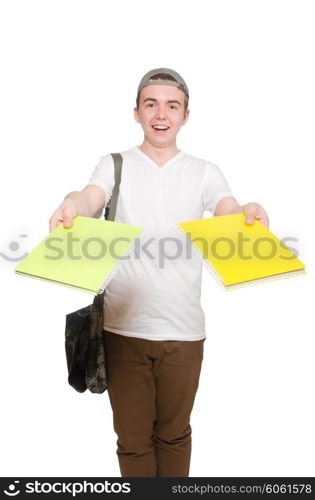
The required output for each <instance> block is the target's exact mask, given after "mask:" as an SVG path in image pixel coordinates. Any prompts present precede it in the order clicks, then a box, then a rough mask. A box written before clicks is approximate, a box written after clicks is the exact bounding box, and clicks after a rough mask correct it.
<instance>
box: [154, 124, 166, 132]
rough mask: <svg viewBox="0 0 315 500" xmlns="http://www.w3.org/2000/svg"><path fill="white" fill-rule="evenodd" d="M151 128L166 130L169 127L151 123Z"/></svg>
mask: <svg viewBox="0 0 315 500" xmlns="http://www.w3.org/2000/svg"><path fill="white" fill-rule="evenodd" d="M152 128H153V130H156V131H157V132H165V131H166V130H168V129H169V127H167V126H166V125H152Z"/></svg>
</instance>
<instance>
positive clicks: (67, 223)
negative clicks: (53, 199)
mask: <svg viewBox="0 0 315 500" xmlns="http://www.w3.org/2000/svg"><path fill="white" fill-rule="evenodd" d="M63 227H65V228H70V227H72V213H71V212H70V211H69V210H64V212H63Z"/></svg>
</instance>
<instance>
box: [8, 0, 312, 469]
mask: <svg viewBox="0 0 315 500" xmlns="http://www.w3.org/2000/svg"><path fill="white" fill-rule="evenodd" d="M313 8H314V3H313V2H312V1H305V0H304V1H303V0H299V1H290V0H286V1H279V0H272V1H269V0H264V1H255V0H254V1H253V0H248V1H245V0H241V1H226V0H217V1H211V0H207V1H201V0H195V1H194V2H193V1H184V0H181V1H177V0H172V1H164V0H159V1H158V2H151V1H148V0H146V1H142V0H141V1H140V0H133V1H122V0H120V1H119V0H117V1H116V2H107V1H105V0H103V1H101V0H92V1H91V0H89V1H87V0H85V1H83V0H75V1H74V0H73V1H70V0H62V1H59V0H58V1H57V0H54V1H43V0H40V1H39V0H38V1H35V0H28V1H27V2H24V1H12V0H10V1H9V0H8V1H2V2H1V8H0V47H1V61H0V64H1V75H2V76H1V81H0V85H1V94H0V99H1V102H0V110H1V111H0V120H1V125H0V126H1V149H0V162H1V196H0V203H1V207H0V208H1V245H0V252H1V253H2V254H3V255H5V256H6V257H9V258H15V257H17V256H19V255H23V253H24V252H27V251H30V250H31V249H32V248H33V247H34V246H35V245H36V244H37V243H38V242H39V241H41V240H42V239H43V237H45V236H46V235H47V233H48V219H49V217H50V215H51V213H52V212H53V211H54V209H55V208H57V206H58V205H59V203H60V202H61V201H62V199H63V197H64V196H65V194H66V193H68V192H69V191H72V190H80V189H82V188H83V187H84V185H85V184H86V183H87V182H88V179H89V177H90V175H91V172H92V171H93V169H94V166H95V165H96V163H97V162H98V160H99V157H100V156H101V155H103V154H107V153H109V152H115V151H122V150H125V149H128V148H129V147H132V146H134V145H136V144H138V145H139V144H140V143H141V141H142V131H141V128H140V126H139V125H137V124H136V123H135V122H134V120H133V107H134V102H135V95H136V88H137V85H138V83H139V80H140V78H141V77H142V75H143V74H144V73H145V72H146V71H148V70H149V69H152V68H154V67H160V66H166V67H172V68H174V69H175V70H177V71H179V72H180V73H181V74H182V75H183V76H184V78H185V80H186V81H187V83H188V86H189V88H190V93H191V100H190V109H191V116H190V119H189V122H188V123H187V125H186V126H185V127H184V128H183V130H182V131H181V133H180V136H179V142H178V145H179V147H180V148H181V149H183V150H184V151H186V152H188V153H191V154H193V155H196V156H198V157H201V158H205V159H207V160H209V161H212V162H213V163H216V164H217V165H219V167H220V168H221V169H222V171H223V172H224V174H225V176H226V177H227V179H228V181H229V183H230V185H231V188H232V190H233V193H234V194H235V196H236V198H237V199H238V201H239V202H240V203H246V202H248V201H258V202H260V203H262V205H263V206H264V207H265V208H266V210H267V212H268V214H269V217H270V229H271V230H272V231H273V232H274V233H275V234H276V235H277V236H278V237H280V238H283V237H294V238H297V239H298V241H297V242H296V243H295V245H294V246H295V248H296V249H297V250H298V252H299V256H300V258H301V259H302V260H303V261H304V262H305V263H306V265H307V271H308V273H307V274H306V275H305V276H302V277H298V278H292V279H287V280H282V281H278V282H271V283H267V284H261V285H256V286H252V287H248V288H245V289H240V290H235V291H233V292H227V293H225V292H223V291H222V290H221V289H220V288H219V287H218V285H217V283H216V282H215V281H213V279H212V277H211V276H210V274H208V272H207V271H205V272H204V277H203V301H202V302H203V307H204V309H205V313H206V321H207V335H208V337H207V341H206V343H205V357H204V364H203V369H202V375H201V380H200V387H199V391H198V393H197V397H196V402H195V407H194V410H193V414H192V428H193V453H192V460H191V470H190V475H191V476H307V475H310V476H314V473H315V470H314V460H312V459H313V458H314V455H313V450H314V444H315V443H314V421H315V419H314V417H315V415H314V319H313V318H314V300H313V294H314V259H313V252H314V248H315V247H314V244H315V241H314V217H313V212H314V208H313V207H314V202H313V200H312V197H313V191H314V189H313V183H314V175H313V171H314V132H315V131H314V116H315V113H314V112H315V105H314V104H315V102H314V88H315V78H314V46H315V45H314V44H315V34H314V22H315V19H314V17H315V16H314V12H313ZM21 234H27V237H21V236H20V235H21ZM14 241H15V242H17V243H18V244H19V249H17V250H11V249H10V243H12V242H14ZM3 255H2V256H0V278H1V280H0V281H1V306H2V315H1V363H0V367H1V373H0V380H1V460H2V462H3V463H2V465H1V475H2V476H7V475H11V476H18V475H24V476H119V474H120V473H119V468H118V461H117V459H116V455H115V451H116V435H115V434H114V431H113V429H112V415H111V409H110V406H109V402H108V396H107V394H103V395H92V394H90V393H88V392H86V393H85V394H79V393H76V392H75V391H74V390H73V389H72V388H71V387H70V386H68V384H67V371H66V360H65V353H64V316H65V314H66V313H68V312H70V311H72V310H75V309H77V308H79V307H83V306H84V305H86V304H87V303H88V302H89V301H90V296H88V295H86V294H84V293H82V292H79V291H75V290H68V289H66V288H63V287H59V286H55V285H52V284H49V283H42V282H40V281H37V280H31V279H27V278H23V277H20V276H15V275H14V267H15V263H14V262H9V261H8V260H7V258H4V257H3ZM126 418H128V416H126Z"/></svg>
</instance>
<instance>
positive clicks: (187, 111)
mask: <svg viewBox="0 0 315 500" xmlns="http://www.w3.org/2000/svg"><path fill="white" fill-rule="evenodd" d="M189 114H190V110H189V109H187V110H186V111H185V114H184V121H183V125H185V124H186V122H187V120H188V118H189Z"/></svg>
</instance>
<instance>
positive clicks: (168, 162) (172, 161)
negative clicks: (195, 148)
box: [134, 146, 184, 170]
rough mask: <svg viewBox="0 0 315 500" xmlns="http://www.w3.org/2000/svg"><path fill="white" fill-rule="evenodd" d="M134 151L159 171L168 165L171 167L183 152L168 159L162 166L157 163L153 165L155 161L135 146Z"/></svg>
mask: <svg viewBox="0 0 315 500" xmlns="http://www.w3.org/2000/svg"><path fill="white" fill-rule="evenodd" d="M134 149H135V151H136V152H137V153H138V154H139V155H140V156H142V157H143V158H145V159H146V160H147V161H148V162H149V163H151V165H153V166H154V167H155V168H158V169H159V170H163V169H164V168H165V167H168V166H169V165H171V163H174V161H176V160H178V159H179V158H180V157H181V156H183V155H184V151H179V152H178V153H177V154H176V155H175V156H173V157H172V158H170V159H169V160H168V161H167V162H165V163H164V164H163V165H158V164H157V163H155V161H153V160H152V158H150V157H149V156H148V155H147V154H146V153H144V152H143V151H141V149H139V147H138V146H136V147H135V148H134Z"/></svg>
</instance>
